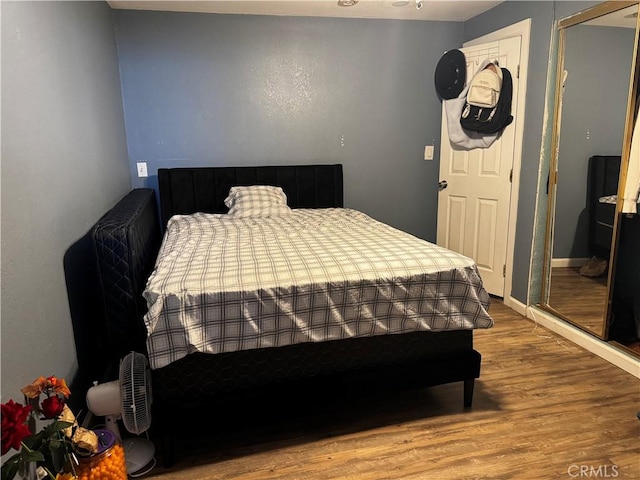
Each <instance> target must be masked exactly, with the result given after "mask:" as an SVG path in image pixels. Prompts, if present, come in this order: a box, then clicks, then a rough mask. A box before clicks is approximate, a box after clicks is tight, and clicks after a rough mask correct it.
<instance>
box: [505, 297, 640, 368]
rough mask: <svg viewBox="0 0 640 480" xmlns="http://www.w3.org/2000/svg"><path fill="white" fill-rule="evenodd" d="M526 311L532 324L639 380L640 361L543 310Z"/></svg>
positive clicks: (531, 309) (533, 308) (530, 308)
mask: <svg viewBox="0 0 640 480" xmlns="http://www.w3.org/2000/svg"><path fill="white" fill-rule="evenodd" d="M512 308H513V307H512ZM514 310H515V309H514ZM526 311H527V314H526V317H527V318H530V319H531V320H533V321H534V322H536V323H538V324H539V325H541V326H543V327H545V328H548V329H549V330H551V331H552V332H555V333H557V334H558V335H562V336H563V337H564V338H566V339H567V340H569V341H571V342H573V343H575V344H576V345H578V346H580V347H582V348H584V349H585V350H588V351H589V352H591V353H594V354H596V355H598V356H599V357H601V358H603V359H605V360H607V361H608V362H610V363H612V364H614V365H615V366H617V367H619V368H621V369H623V370H624V371H625V372H628V373H630V374H631V375H633V376H634V377H637V378H640V359H638V358H636V357H633V356H632V355H631V354H628V353H626V352H623V351H622V350H620V349H618V348H616V347H614V346H612V345H610V344H609V343H607V342H605V341H603V340H600V339H598V338H596V337H594V336H593V335H590V334H588V333H586V332H584V331H582V330H580V329H579V328H577V327H574V326H573V325H571V324H569V323H567V322H564V321H562V320H559V319H557V318H555V317H553V316H552V315H550V314H549V313H547V312H545V311H544V310H540V309H538V308H536V307H529V308H526Z"/></svg>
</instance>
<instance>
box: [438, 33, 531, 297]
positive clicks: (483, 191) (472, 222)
mask: <svg viewBox="0 0 640 480" xmlns="http://www.w3.org/2000/svg"><path fill="white" fill-rule="evenodd" d="M461 50H462V51H463V52H464V54H465V57H466V59H467V77H466V78H467V81H468V80H470V79H471V77H472V76H473V74H474V73H475V71H476V69H477V68H478V66H479V65H480V63H482V61H483V60H485V59H487V58H489V59H498V61H499V63H500V66H501V67H504V68H508V69H509V72H511V76H512V78H513V99H512V113H513V114H514V121H513V123H512V124H511V125H509V126H507V127H506V128H505V129H504V131H503V132H502V135H501V136H500V138H499V139H498V140H497V141H495V142H494V143H493V144H492V145H491V147H489V148H484V149H480V148H476V149H473V150H462V149H458V148H457V147H456V148H453V147H452V146H451V143H450V142H449V134H448V131H447V122H446V117H445V112H444V108H443V109H442V110H443V113H442V115H443V116H442V135H441V139H440V145H441V152H440V179H439V180H440V182H441V183H442V182H446V185H447V187H446V188H444V189H442V190H440V194H439V198H438V231H437V240H436V241H437V243H438V245H441V246H444V247H447V248H448V249H450V250H453V251H456V252H459V253H462V254H463V255H466V256H467V257H470V258H472V259H474V260H475V262H476V264H477V265H478V270H479V271H480V276H481V277H482V281H483V283H484V286H485V288H486V289H487V291H488V292H489V293H490V294H492V295H496V296H499V297H502V296H503V295H504V275H505V273H504V272H505V268H506V267H505V265H506V257H507V235H508V227H509V221H508V220H509V206H510V195H511V175H512V165H513V157H514V146H515V123H516V122H517V121H518V118H517V116H516V115H515V107H516V105H518V78H517V71H518V65H519V63H520V37H519V36H518V37H513V38H508V39H505V40H500V41H496V42H491V43H485V44H482V45H475V46H473V47H465V48H462V49H461ZM522 120H523V119H522ZM522 120H520V121H522Z"/></svg>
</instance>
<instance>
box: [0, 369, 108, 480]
mask: <svg viewBox="0 0 640 480" xmlns="http://www.w3.org/2000/svg"><path fill="white" fill-rule="evenodd" d="M21 392H22V394H23V395H24V399H25V405H22V404H20V403H16V402H14V401H13V400H9V401H8V402H7V403H2V404H0V406H1V407H2V441H1V447H2V455H4V454H5V453H7V452H9V450H11V449H14V450H17V451H18V453H16V454H15V455H13V456H12V457H10V458H9V459H7V461H5V462H4V464H3V465H2V480H11V479H13V478H15V476H16V475H17V473H18V471H20V472H26V471H27V468H28V466H29V465H30V464H35V465H37V468H38V473H42V475H44V476H45V477H46V478H49V479H50V480H61V479H68V478H75V476H74V475H73V469H74V463H75V462H74V461H73V457H74V455H75V453H82V454H91V453H95V452H96V451H97V448H98V439H97V436H96V434H95V433H94V432H93V431H91V430H87V429H85V428H82V427H79V426H78V423H77V422H76V419H75V416H74V415H73V413H72V412H71V409H70V408H69V407H68V406H67V404H66V399H67V398H69V395H71V392H70V391H69V388H68V387H67V384H66V382H65V381H64V379H62V378H56V377H55V376H50V377H46V378H45V377H39V378H37V379H36V380H34V382H33V383H31V384H30V385H27V386H26V387H24V388H22V389H21ZM43 395H44V397H45V398H44V399H43V400H42V401H40V398H41V396H43ZM38 416H39V417H38ZM37 418H39V419H40V420H52V422H51V423H49V424H48V425H46V426H45V427H44V428H43V429H42V430H40V432H38V433H35V425H36V419H37ZM69 469H71V472H66V470H69ZM38 478H41V475H38Z"/></svg>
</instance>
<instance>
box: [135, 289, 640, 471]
mask: <svg viewBox="0 0 640 480" xmlns="http://www.w3.org/2000/svg"><path fill="white" fill-rule="evenodd" d="M491 314H492V316H493V317H494V320H495V326H494V328H492V329H489V330H478V331H477V332H476V334H475V348H476V350H478V351H479V352H480V353H481V354H482V356H483V358H482V361H483V363H482V373H481V378H480V379H479V380H478V381H477V382H476V391H475V395H474V403H473V408H471V409H468V410H465V409H463V408H462V384H451V385H443V386H438V387H433V388H426V389H420V390H412V391H402V392H381V393H379V394H372V395H369V396H365V397H355V398H336V399H335V401H334V402H330V401H329V402H327V401H326V399H325V401H324V403H323V404H322V406H321V407H318V406H316V408H317V410H315V411H314V410H309V411H306V410H305V408H304V407H300V408H299V409H298V411H299V414H298V415H295V416H294V417H292V418H286V417H285V418H283V417H282V416H279V415H278V414H272V413H270V411H269V410H268V409H266V408H265V407H264V406H263V405H261V404H260V403H259V402H257V403H256V404H255V406H254V407H255V410H254V409H252V410H254V411H251V412H250V411H247V412H246V413H247V415H248V416H249V417H251V416H252V415H254V416H255V417H254V418H263V419H264V421H261V422H259V423H256V424H254V425H252V426H246V425H243V424H242V422H238V424H237V427H236V428H226V427H225V428H222V427H220V428H217V427H216V426H215V425H207V422H206V419H207V412H202V416H201V418H192V417H189V418H185V419H184V420H185V422H193V425H194V426H201V430H200V433H201V435H194V436H192V437H191V438H190V439H189V440H188V441H187V442H186V443H185V444H184V448H183V449H182V451H181V452H179V454H180V458H179V459H178V461H177V463H176V464H175V465H174V466H173V468H171V469H169V470H167V469H164V468H162V467H156V469H155V470H154V471H153V472H152V474H150V475H148V476H146V477H145V478H146V479H149V480H178V479H194V480H214V479H216V480H217V479H234V480H256V479H304V480H312V479H319V480H325V479H338V478H344V479H362V480H365V479H371V480H380V479H456V480H458V479H467V478H468V479H471V478H482V479H529V478H530V479H563V478H567V479H571V478H628V479H640V421H639V420H638V419H637V418H636V413H637V412H638V410H640V380H638V379H637V378H635V377H633V376H632V375H629V374H628V373H626V372H624V371H623V370H621V369H619V368H617V367H615V366H613V365H611V364H610V363H608V362H606V361H605V360H602V359H601V358H599V357H597V356H595V355H593V354H591V353H589V352H587V351H585V350H583V349H581V348H580V347H577V346H575V345H574V344H572V343H570V342H568V341H567V340H565V339H563V338H562V337H559V336H557V335H555V334H553V333H552V332H549V331H548V330H546V329H544V328H542V327H539V326H536V325H535V324H534V323H533V322H532V321H530V320H527V319H525V318H523V317H521V316H520V315H518V314H517V313H515V312H514V311H513V310H511V309H509V308H507V307H505V306H504V305H503V304H502V302H501V301H499V300H494V301H493V303H492V306H491ZM281 401H282V402H283V403H285V404H286V403H287V402H288V403H290V404H291V405H298V399H296V398H284V399H281ZM176 414H177V415H180V413H179V412H176ZM232 423H233V422H232ZM581 472H582V476H580V473H581Z"/></svg>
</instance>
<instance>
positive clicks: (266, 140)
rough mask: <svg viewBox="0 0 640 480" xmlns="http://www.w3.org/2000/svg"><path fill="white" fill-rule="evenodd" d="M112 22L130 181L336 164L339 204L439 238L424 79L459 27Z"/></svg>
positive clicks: (196, 19)
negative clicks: (213, 170) (144, 174)
mask: <svg viewBox="0 0 640 480" xmlns="http://www.w3.org/2000/svg"><path fill="white" fill-rule="evenodd" d="M114 16H115V22H116V35H117V42H118V53H119V59H120V70H121V76H122V91H123V99H124V109H125V118H126V125H127V140H128V147H129V158H130V161H131V167H130V168H131V172H132V176H133V183H134V185H138V186H139V185H150V186H155V182H156V179H155V178H154V176H155V174H156V171H157V169H158V168H160V167H178V166H200V165H212V166H221V165H264V164H296V163H303V164H307V163H342V164H343V165H344V175H345V204H346V206H348V207H352V208H356V209H359V210H362V211H364V212H366V213H368V214H370V215H372V216H373V217H375V218H377V219H378V220H381V221H384V222H387V223H389V224H391V225H393V226H395V227H397V228H400V229H403V230H405V231H408V232H410V233H413V234H415V235H418V236H420V237H422V238H425V239H428V240H432V241H435V233H436V205H437V183H438V162H437V161H430V162H428V161H425V160H424V146H425V145H427V144H438V143H439V141H440V120H441V103H440V101H439V99H438V97H437V95H436V92H435V89H434V87H433V74H434V70H435V66H436V64H437V62H438V60H439V58H440V57H441V56H442V54H443V53H444V51H445V50H448V49H451V48H455V47H458V46H460V45H461V42H462V24H461V23H451V22H427V23H425V22H419V21H395V20H357V19H336V18H300V17H275V16H274V17H266V16H251V15H212V14H192V13H166V12H142V11H138V12H136V11H124V10H120V11H115V12H114ZM436 158H437V151H436ZM140 161H146V162H147V164H148V170H149V174H150V175H151V176H152V177H151V178H149V179H147V180H146V182H145V181H143V180H142V179H138V178H137V177H136V175H135V164H136V162H140Z"/></svg>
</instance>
